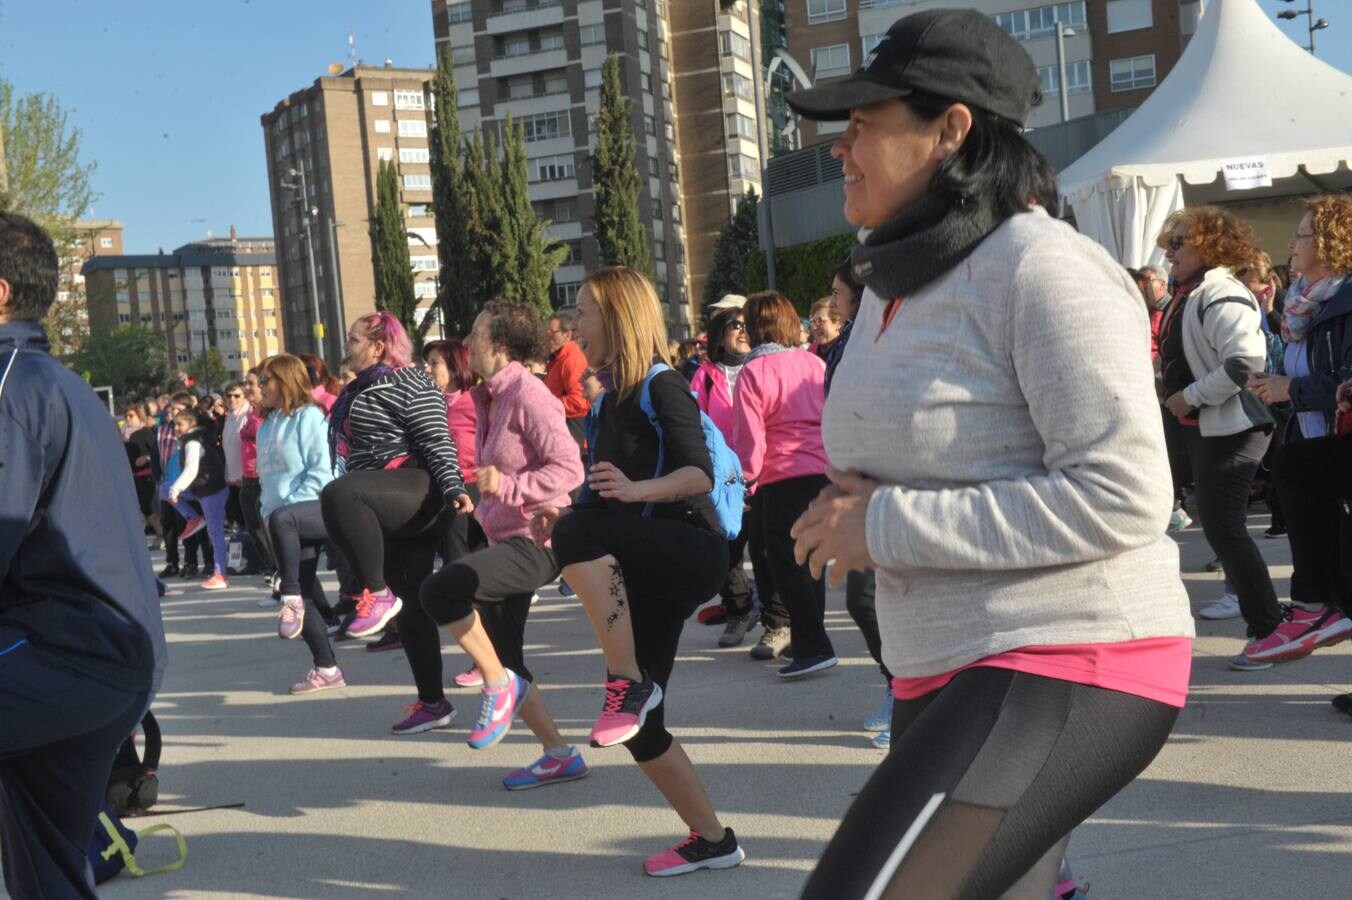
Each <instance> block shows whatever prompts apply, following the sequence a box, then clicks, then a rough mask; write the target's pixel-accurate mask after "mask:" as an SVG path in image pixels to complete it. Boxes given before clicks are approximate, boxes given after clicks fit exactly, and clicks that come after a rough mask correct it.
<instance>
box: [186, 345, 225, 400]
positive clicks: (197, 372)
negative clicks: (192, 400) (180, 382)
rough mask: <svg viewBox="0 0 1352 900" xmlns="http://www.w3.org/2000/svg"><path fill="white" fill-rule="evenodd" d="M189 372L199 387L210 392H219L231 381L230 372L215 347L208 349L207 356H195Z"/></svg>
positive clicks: (189, 365) (189, 366) (199, 354)
mask: <svg viewBox="0 0 1352 900" xmlns="http://www.w3.org/2000/svg"><path fill="white" fill-rule="evenodd" d="M187 371H188V374H189V375H191V376H192V379H193V381H195V382H197V386H198V387H200V388H202V389H204V390H208V391H219V390H220V389H221V388H222V387H224V386H225V383H226V382H227V381H229V380H230V370H229V369H227V368H226V367H225V360H224V359H222V358H221V351H219V350H217V349H216V348H215V347H208V348H207V352H206V353H205V354H201V353H198V354H194V355H193V358H192V362H190V363H188V369H187Z"/></svg>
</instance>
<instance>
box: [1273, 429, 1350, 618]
mask: <svg viewBox="0 0 1352 900" xmlns="http://www.w3.org/2000/svg"><path fill="white" fill-rule="evenodd" d="M1272 477H1273V482H1274V483H1275V484H1276V486H1277V490H1278V491H1279V492H1280V493H1281V498H1282V499H1281V502H1282V507H1283V509H1284V510H1285V512H1286V533H1287V537H1288V538H1290V541H1291V599H1292V600H1293V601H1295V602H1296V603H1305V604H1310V605H1321V604H1328V605H1330V606H1336V607H1337V608H1338V609H1340V610H1342V612H1343V614H1344V615H1347V616H1352V516H1349V515H1348V513H1347V511H1346V510H1345V509H1344V507H1343V503H1344V502H1345V501H1347V500H1350V499H1352V436H1348V435H1338V436H1334V437H1322V438H1313V439H1310V440H1293V441H1292V442H1291V443H1289V444H1286V445H1285V446H1284V447H1283V448H1282V449H1281V452H1280V453H1278V454H1277V460H1276V464H1275V465H1274V466H1273V471H1272Z"/></svg>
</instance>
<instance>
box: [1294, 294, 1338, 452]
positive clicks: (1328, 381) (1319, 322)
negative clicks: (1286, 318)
mask: <svg viewBox="0 0 1352 900" xmlns="http://www.w3.org/2000/svg"><path fill="white" fill-rule="evenodd" d="M1301 344H1302V345H1303V346H1304V348H1305V352H1306V354H1308V356H1307V359H1308V360H1309V364H1310V372H1311V373H1312V374H1310V375H1305V376H1302V377H1300V378H1294V379H1292V381H1291V406H1292V408H1293V409H1295V411H1296V412H1322V413H1323V414H1324V419H1325V420H1326V422H1327V424H1328V433H1329V434H1333V419H1334V415H1335V414H1336V411H1337V403H1336V402H1335V400H1334V396H1335V394H1336V392H1337V390H1338V385H1340V384H1342V383H1343V382H1344V381H1347V380H1348V379H1349V378H1352V278H1348V279H1347V280H1346V281H1344V282H1343V285H1342V287H1340V288H1339V289H1338V292H1337V293H1336V294H1334V295H1333V296H1332V297H1330V298H1329V299H1328V302H1326V303H1325V304H1324V306H1323V308H1322V309H1320V310H1319V314H1318V315H1317V316H1315V317H1314V321H1313V322H1311V323H1310V330H1309V331H1307V332H1306V334H1305V340H1304V341H1302V342H1301ZM1293 421H1294V419H1293Z"/></svg>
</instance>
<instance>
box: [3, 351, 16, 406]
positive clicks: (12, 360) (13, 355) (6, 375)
mask: <svg viewBox="0 0 1352 900" xmlns="http://www.w3.org/2000/svg"><path fill="white" fill-rule="evenodd" d="M18 359H19V351H18V350H15V351H14V352H13V353H11V354H10V355H9V362H7V363H5V371H4V373H2V374H0V397H3V396H5V382H6V381H9V373H10V370H11V369H13V368H14V363H15V362H16V361H17V360H18Z"/></svg>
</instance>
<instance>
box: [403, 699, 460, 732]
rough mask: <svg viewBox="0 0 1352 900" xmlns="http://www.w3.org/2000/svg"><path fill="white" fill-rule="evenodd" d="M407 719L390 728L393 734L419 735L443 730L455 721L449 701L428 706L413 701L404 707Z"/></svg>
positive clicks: (453, 708)
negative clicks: (434, 729)
mask: <svg viewBox="0 0 1352 900" xmlns="http://www.w3.org/2000/svg"><path fill="white" fill-rule="evenodd" d="M404 715H405V716H406V717H407V718H405V719H404V721H402V722H398V723H396V724H394V725H391V726H390V731H393V732H394V733H395V734H419V733H421V732H424V731H431V730H432V729H433V728H445V727H446V726H447V725H449V724H451V722H452V721H453V720H454V719H455V707H454V706H451V701H449V700H442V701H441V702H440V703H434V704H432V705H431V706H428V705H427V704H426V703H423V702H422V701H421V700H414V701H413V702H412V703H410V704H409V705H408V706H405V707H404Z"/></svg>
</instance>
